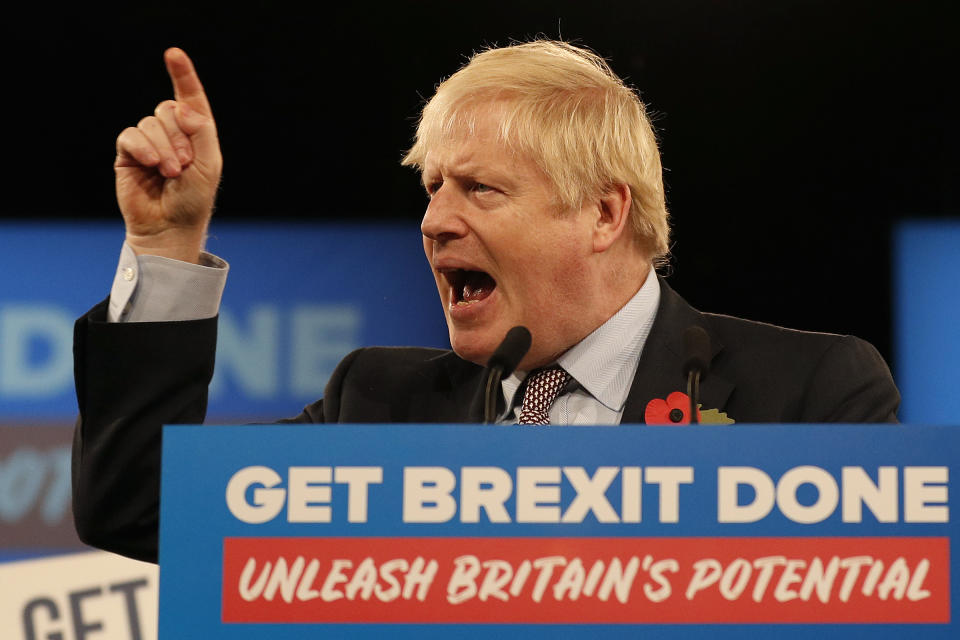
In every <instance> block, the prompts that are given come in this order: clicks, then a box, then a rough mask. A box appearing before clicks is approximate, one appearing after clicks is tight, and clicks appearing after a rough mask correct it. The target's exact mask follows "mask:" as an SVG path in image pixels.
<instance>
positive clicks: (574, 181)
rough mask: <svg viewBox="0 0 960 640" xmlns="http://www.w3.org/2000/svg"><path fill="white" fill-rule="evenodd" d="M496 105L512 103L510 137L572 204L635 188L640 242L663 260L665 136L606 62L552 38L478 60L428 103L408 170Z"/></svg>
mask: <svg viewBox="0 0 960 640" xmlns="http://www.w3.org/2000/svg"><path fill="white" fill-rule="evenodd" d="M491 102H498V103H500V104H502V105H504V107H505V108H504V109H503V118H502V121H501V122H500V130H499V136H500V139H501V140H503V141H504V142H506V143H507V144H508V145H510V146H511V147H512V148H513V149H514V150H515V151H516V152H520V153H523V154H526V155H528V156H529V157H530V158H532V159H533V160H534V161H535V162H536V163H537V164H538V165H539V167H540V169H541V170H542V171H543V172H544V173H545V174H546V176H547V178H548V179H549V180H550V181H551V182H552V183H553V185H554V187H555V188H556V192H557V196H558V199H559V201H560V204H561V205H562V206H563V208H565V209H579V208H580V206H582V203H583V202H584V200H586V199H589V198H592V197H596V196H599V195H601V194H603V193H605V192H606V191H607V190H609V189H610V187H612V186H613V185H616V184H626V185H627V186H629V187H630V193H631V197H632V199H633V202H632V204H631V208H630V222H631V227H632V231H633V236H634V238H635V239H636V241H637V242H638V244H639V246H640V248H641V249H642V250H643V251H644V252H645V253H646V254H647V255H648V256H649V257H650V258H651V259H653V260H655V261H657V262H660V261H662V260H663V258H664V257H665V256H666V254H667V253H668V251H669V245H668V243H669V237H670V229H669V226H668V223H667V218H668V213H667V207H666V201H665V197H664V190H663V169H662V167H661V165H660V152H659V150H658V149H657V141H656V136H655V135H654V132H653V128H652V127H651V125H650V121H649V119H648V118H647V114H646V109H645V108H644V105H643V103H642V102H641V101H640V98H639V97H638V96H637V94H636V93H634V91H633V90H632V89H630V88H629V87H627V86H626V85H625V84H624V82H623V81H622V80H621V79H620V78H619V77H617V75H616V74H615V73H614V72H613V71H612V70H611V69H610V66H609V65H608V64H607V62H606V61H605V60H604V59H603V58H601V57H600V56H598V55H596V54H595V53H593V52H591V51H588V50H586V49H583V48H580V47H576V46H573V45H571V44H568V43H566V42H555V41H548V40H537V41H534V42H528V43H524V44H518V45H513V46H509V47H503V48H498V49H487V50H486V51H483V52H481V53H478V54H475V55H474V56H473V57H472V58H471V59H470V61H469V62H468V63H467V64H466V65H465V66H464V67H462V68H461V69H460V70H459V71H457V72H456V73H455V74H453V75H452V76H450V77H449V78H448V79H447V80H445V81H443V82H442V83H440V85H439V86H438V87H437V91H436V93H435V94H434V96H433V98H431V99H430V101H429V102H428V103H427V104H426V106H424V108H423V113H422V114H421V117H420V122H419V124H418V126H417V133H416V141H415V143H414V145H413V147H412V148H411V149H410V151H409V152H408V153H407V155H406V156H405V157H404V158H403V164H404V165H407V166H414V167H416V168H417V169H419V170H421V171H422V170H423V165H424V161H425V158H426V155H427V152H428V151H429V150H430V149H431V148H432V147H435V146H436V145H438V144H439V143H440V142H442V141H443V140H444V139H445V138H448V137H449V136H450V135H451V134H452V132H454V131H457V130H459V129H460V128H461V127H463V126H471V124H472V118H473V116H474V113H473V112H474V111H476V108H477V107H478V106H480V105H483V104H489V103H491Z"/></svg>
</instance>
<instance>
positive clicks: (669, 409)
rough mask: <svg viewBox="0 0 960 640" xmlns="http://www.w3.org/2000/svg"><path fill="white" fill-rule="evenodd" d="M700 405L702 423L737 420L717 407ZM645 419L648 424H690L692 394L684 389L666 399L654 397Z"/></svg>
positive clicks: (699, 420)
mask: <svg viewBox="0 0 960 640" xmlns="http://www.w3.org/2000/svg"><path fill="white" fill-rule="evenodd" d="M700 406H702V405H700ZM700 406H698V407H697V421H698V422H699V423H700V424H733V423H734V422H735V420H732V419H731V418H728V417H727V414H726V413H724V412H723V411H719V410H717V409H704V410H703V411H701V410H700ZM643 420H644V422H646V423H647V424H669V425H680V424H690V396H688V395H687V394H685V393H683V392H682V391H674V392H673V393H671V394H670V395H668V396H667V399H666V400H664V399H663V398H654V399H653V400H651V401H650V402H648V403H647V408H646V410H645V411H644V412H643Z"/></svg>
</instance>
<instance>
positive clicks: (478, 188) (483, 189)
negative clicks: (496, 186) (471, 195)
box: [473, 182, 493, 193]
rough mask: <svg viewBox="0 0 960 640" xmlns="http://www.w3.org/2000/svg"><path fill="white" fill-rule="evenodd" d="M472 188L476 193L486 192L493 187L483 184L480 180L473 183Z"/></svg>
mask: <svg viewBox="0 0 960 640" xmlns="http://www.w3.org/2000/svg"><path fill="white" fill-rule="evenodd" d="M473 190H474V191H476V192H477V193H488V192H490V191H493V187H491V186H488V185H485V184H483V183H482V182H477V183H476V184H474V185H473Z"/></svg>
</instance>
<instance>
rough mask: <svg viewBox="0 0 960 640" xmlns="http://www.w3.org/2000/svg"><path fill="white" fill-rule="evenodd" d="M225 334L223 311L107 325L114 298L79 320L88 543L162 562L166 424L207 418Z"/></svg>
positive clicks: (77, 364)
mask: <svg viewBox="0 0 960 640" xmlns="http://www.w3.org/2000/svg"><path fill="white" fill-rule="evenodd" d="M216 335H217V319H216V318H209V319H206V320H196V321H188V322H143V323H108V322H106V303H105V302H104V303H101V304H100V305H98V306H96V307H94V308H93V309H92V310H91V311H90V312H89V313H87V314H86V315H85V316H83V317H82V318H80V319H79V320H78V321H77V323H76V325H75V327H74V376H75V380H76V389H77V401H78V404H79V408H80V414H79V417H78V419H77V425H76V429H75V432H74V444H73V513H74V521H75V524H76V528H77V533H78V534H79V536H80V539H81V540H83V541H84V542H86V543H87V544H91V545H93V546H96V547H100V548H103V549H106V550H108V551H113V552H115V553H119V554H121V555H125V556H129V557H131V558H136V559H138V560H146V561H151V562H156V559H157V535H158V532H157V526H158V522H159V504H160V499H159V498H160V436H161V427H162V425H164V424H199V423H201V422H203V419H204V415H205V413H206V407H207V386H208V384H209V383H210V379H211V378H212V376H213V366H214V356H215V352H216Z"/></svg>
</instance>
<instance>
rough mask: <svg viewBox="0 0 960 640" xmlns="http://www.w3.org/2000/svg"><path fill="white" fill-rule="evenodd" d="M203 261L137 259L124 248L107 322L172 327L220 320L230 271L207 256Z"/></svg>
mask: <svg viewBox="0 0 960 640" xmlns="http://www.w3.org/2000/svg"><path fill="white" fill-rule="evenodd" d="M200 259H201V261H202V262H203V264H192V263H190V262H182V261H180V260H172V259H170V258H162V257H160V256H147V255H144V256H138V255H137V254H136V253H134V251H133V249H131V248H130V247H129V246H128V245H127V243H123V248H122V249H121V250H120V263H119V265H118V266H117V274H116V276H114V278H113V288H112V289H111V290H110V304H109V307H108V309H107V320H108V321H110V322H171V321H177V320H203V319H205V318H212V317H213V316H215V315H217V313H219V311H220V298H221V297H222V296H223V287H224V285H226V283H227V272H228V271H229V269H230V265H228V264H227V263H226V262H225V261H223V260H221V259H220V258H218V257H216V256H215V255H213V254H210V253H207V252H203V253H202V254H201V255H200Z"/></svg>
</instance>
